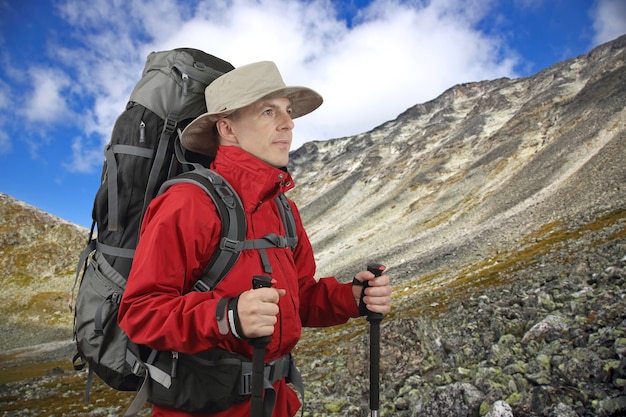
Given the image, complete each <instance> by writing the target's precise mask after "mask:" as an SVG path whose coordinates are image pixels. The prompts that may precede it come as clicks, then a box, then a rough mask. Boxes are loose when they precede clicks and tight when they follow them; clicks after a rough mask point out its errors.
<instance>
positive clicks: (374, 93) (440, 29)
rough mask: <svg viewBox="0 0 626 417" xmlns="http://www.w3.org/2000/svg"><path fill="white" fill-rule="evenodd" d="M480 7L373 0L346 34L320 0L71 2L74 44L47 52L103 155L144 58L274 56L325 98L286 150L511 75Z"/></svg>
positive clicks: (79, 161)
mask: <svg viewBox="0 0 626 417" xmlns="http://www.w3.org/2000/svg"><path fill="white" fill-rule="evenodd" d="M181 1H182V0H181ZM489 4H490V2H485V1H479V0H474V1H462V0H433V1H431V2H421V1H410V2H409V1H400V0H376V1H374V2H373V3H371V4H370V6H369V7H368V8H367V9H363V10H361V11H360V13H359V15H358V16H357V17H356V18H355V20H354V21H353V24H352V26H351V27H349V26H348V25H347V24H346V22H345V21H343V20H341V18H339V17H338V16H337V11H336V9H335V7H334V5H333V3H332V2H331V1H328V0H312V1H294V0H202V1H199V2H198V3H197V4H196V5H195V7H194V6H187V7H186V8H183V7H181V6H178V5H176V3H175V2H174V1H173V0H155V1H148V0H131V1H126V2H122V1H118V0H94V1H90V2H83V1H82V0H68V1H66V2H65V3H63V4H62V5H61V6H60V7H61V9H60V10H62V13H63V16H64V18H65V19H66V20H67V21H68V22H69V23H70V24H71V25H73V27H74V29H75V30H76V33H73V34H72V36H73V38H74V39H80V40H81V42H82V44H81V45H80V46H79V47H76V46H74V47H72V48H68V47H67V46H65V45H56V47H55V48H54V49H55V55H56V56H57V57H58V59H59V60H61V61H62V62H63V64H64V65H65V66H70V65H72V67H73V68H75V71H76V74H77V75H76V76H77V80H76V82H77V84H78V86H76V87H75V88H76V89H78V90H79V91H78V92H77V94H78V95H82V96H84V97H87V98H89V100H90V101H92V102H93V104H92V105H90V106H89V108H87V109H86V110H84V111H82V112H81V117H83V122H82V125H83V129H84V130H85V132H86V135H87V137H91V139H90V140H91V142H92V143H93V137H92V135H95V136H97V137H99V138H100V141H99V143H98V144H97V152H98V153H99V154H100V155H101V149H102V145H103V144H104V143H106V141H108V139H109V135H110V131H111V129H112V126H113V123H114V122H115V119H116V117H117V116H118V115H119V113H120V112H121V111H122V110H123V108H124V105H125V102H126V100H127V99H128V96H129V94H130V91H131V89H132V87H133V86H134V84H135V83H136V82H137V81H138V80H139V77H140V74H141V69H142V68H143V65H144V62H145V57H146V56H147V54H148V53H149V52H151V51H153V50H165V49H171V48H175V47H194V48H198V49H202V50H204V51H206V52H208V53H210V54H213V55H216V56H219V57H220V58H223V59H226V60H228V61H230V62H232V63H233V64H234V65H235V66H239V65H243V64H247V63H250V62H254V61H259V60H273V61H275V62H276V63H277V65H278V67H279V68H280V70H281V73H282V74H283V78H284V79H285V81H286V82H287V83H288V84H294V85H305V86H307V87H311V88H313V89H315V90H317V91H318V92H319V93H320V94H322V96H323V97H324V100H325V103H324V105H323V106H322V107H321V108H320V109H319V110H317V111H316V112H314V113H312V114H311V115H308V116H306V117H303V118H302V119H299V120H297V121H296V130H295V133H294V137H295V142H294V149H295V148H296V147H298V146H300V145H301V144H302V143H303V142H305V141H310V140H323V139H330V138H333V137H341V136H347V135H354V134H358V133H362V132H365V131H367V130H370V129H372V128H374V127H376V126H377V125H379V124H381V123H384V122H386V121H388V120H390V119H393V118H395V117H396V116H397V115H399V114H400V113H401V112H403V111H404V110H406V109H407V108H408V107H411V106H413V105H415V104H417V103H421V102H424V101H427V100H430V99H432V98H434V97H436V96H437V95H439V94H440V93H442V92H443V91H444V90H445V89H447V88H449V87H451V86H452V85H454V84H456V83H460V82H467V81H478V80H484V79H493V78H497V77H502V76H515V74H514V69H513V68H514V64H515V61H514V58H513V57H507V56H506V54H505V52H504V51H503V50H502V49H501V48H502V45H501V44H500V43H499V40H497V39H493V38H489V37H486V36H485V35H484V34H482V33H481V32H480V31H478V30H477V29H475V24H476V23H477V22H478V21H479V20H480V19H481V18H482V17H483V16H484V15H485V14H486V13H488V11H489V10H488V7H489ZM163 16H167V24H165V23H164V19H163ZM56 81H57V82H56V83H54V84H53V83H50V84H48V87H47V88H48V91H49V92H50V94H51V96H48V95H47V94H46V95H43V94H41V95H39V96H37V101H39V103H40V104H39V106H38V108H39V109H40V111H39V112H38V113H37V115H38V117H43V115H44V114H46V112H45V111H44V110H45V109H48V110H50V106H51V105H52V104H53V103H56V104H57V105H61V107H63V106H62V105H63V101H62V98H61V97H60V94H59V93H60V91H61V90H62V88H66V87H67V80H64V79H63V78H62V77H59V78H57V79H56ZM59 82H60V84H59ZM45 97H50V98H51V99H48V102H47V103H48V107H46V106H45V103H46V102H45V100H44V98H45ZM96 142H98V141H96ZM89 146H95V145H89V144H88V142H85V143H84V144H81V143H80V141H78V142H76V143H75V144H74V146H73V152H74V159H75V161H74V162H73V163H72V164H71V165H72V166H74V167H77V168H76V169H78V168H79V167H80V169H85V168H86V167H87V166H88V165H89V164H91V163H93V161H94V160H95V159H94V158H93V157H92V155H93V154H95V153H92V152H91V150H90V148H89Z"/></svg>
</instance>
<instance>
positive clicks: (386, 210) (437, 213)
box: [290, 37, 626, 280]
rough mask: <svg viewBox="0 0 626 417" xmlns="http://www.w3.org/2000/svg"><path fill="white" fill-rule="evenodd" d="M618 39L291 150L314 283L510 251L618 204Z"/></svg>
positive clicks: (625, 161)
mask: <svg viewBox="0 0 626 417" xmlns="http://www.w3.org/2000/svg"><path fill="white" fill-rule="evenodd" d="M625 44H626V38H625V37H621V38H619V39H617V40H616V41H614V42H612V43H609V44H606V45H603V46H601V47H598V48H596V49H594V50H593V51H592V52H591V53H589V54H588V55H583V56H580V57H578V58H575V59H572V60H569V61H565V62H562V63H560V64H557V65H555V66H553V67H550V68H548V69H546V70H544V71H542V72H540V73H538V74H536V75H534V76H532V77H528V78H521V79H515V80H510V79H499V80H495V81H483V82H477V83H469V84H463V85H457V86H454V87H452V88H450V89H449V90H447V91H446V92H444V93H443V94H442V95H441V96H439V97H437V98H436V99H434V100H432V101H430V102H428V103H424V104H419V105H416V106H414V107H412V108H410V109H408V110H407V111H405V112H404V113H403V114H401V115H400V116H399V117H398V118H397V119H396V120H393V121H389V122H387V123H385V124H383V125H382V126H379V127H377V128H375V129H373V130H372V131H370V132H367V133H363V134H361V135H357V136H355V137H348V138H342V139H335V140H330V141H325V142H312V143H307V144H305V145H304V146H302V147H301V148H300V149H298V150H297V151H295V152H294V153H293V156H292V158H291V165H290V168H291V171H292V173H293V175H294V177H295V179H296V182H297V187H296V189H295V192H294V193H293V194H291V197H292V198H294V199H295V200H296V201H297V202H298V203H299V207H300V209H301V211H302V212H303V216H304V222H305V224H306V225H308V232H309V234H310V237H311V239H312V240H313V241H314V242H315V247H316V250H317V252H316V253H317V257H318V259H319V268H320V272H322V273H323V274H331V273H336V271H340V272H341V273H343V274H346V276H350V275H351V274H352V273H353V271H354V270H356V269H358V268H359V267H362V265H363V263H364V260H365V259H370V258H375V259H380V260H381V261H383V262H385V263H387V264H388V265H389V266H390V267H392V268H393V271H394V272H393V275H394V277H396V279H400V280H406V279H411V278H415V277H416V275H425V274H428V273H432V272H434V271H435V270H437V268H438V266H441V265H440V264H441V263H440V262H438V259H441V258H442V257H445V258H447V259H446V262H445V264H446V265H447V266H448V267H453V266H460V265H465V264H467V263H468V262H480V261H481V260H483V259H484V258H485V257H487V256H489V255H490V254H491V253H492V252H493V251H494V250H499V251H504V250H508V249H510V248H515V249H519V247H518V245H519V242H520V240H521V239H522V238H523V237H524V236H528V235H529V234H531V233H537V232H538V231H540V230H541V229H542V228H544V227H545V226H546V225H550V224H555V223H558V224H565V223H567V221H569V220H571V219H574V218H579V217H581V216H592V215H594V214H598V213H604V212H609V211H611V210H615V209H617V208H621V207H623V206H624V201H625V193H626V190H625V187H624V179H626V153H625V152H624V149H625V146H624V145H625V140H626V139H625V136H626V133H625V121H626V109H625V107H626V106H625V104H626V75H625V74H626V71H625V68H624V57H625V52H624V47H625Z"/></svg>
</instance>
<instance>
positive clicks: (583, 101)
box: [0, 37, 626, 417]
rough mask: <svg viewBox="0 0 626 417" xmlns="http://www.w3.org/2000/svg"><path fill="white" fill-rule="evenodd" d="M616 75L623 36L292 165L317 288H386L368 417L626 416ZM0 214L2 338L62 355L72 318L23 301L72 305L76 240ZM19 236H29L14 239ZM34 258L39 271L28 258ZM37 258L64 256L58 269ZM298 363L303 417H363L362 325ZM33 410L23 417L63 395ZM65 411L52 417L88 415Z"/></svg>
mask: <svg viewBox="0 0 626 417" xmlns="http://www.w3.org/2000/svg"><path fill="white" fill-rule="evenodd" d="M625 61H626V37H621V38H618V39H616V40H615V41H613V42H610V43H607V44H605V45H602V46H600V47H598V48H596V49H594V50H593V51H591V52H590V53H589V54H587V55H583V56H580V57H577V58H575V59H572V60H568V61H564V62H562V63H559V64H557V65H555V66H553V67H551V68H548V69H546V70H544V71H541V72H540V73H538V74H536V75H534V76H532V77H528V78H521V79H514V80H510V79H499V80H493V81H482V82H476V83H469V84H464V85H457V86H454V87H452V88H450V89H449V90H447V91H446V92H444V93H443V94H442V95H441V96H439V97H437V98H436V99H434V100H432V101H430V102H428V103H423V104H419V105H416V106H414V107H412V108H410V109H408V110H407V111H405V112H404V113H403V114H401V115H400V116H399V117H398V118H397V119H395V120H392V121H389V122H387V123H385V124H383V125H382V126H379V127H377V128H375V129H373V130H372V131H370V132H366V133H363V134H360V135H357V136H354V137H347V138H339V139H333V140H329V141H324V142H312V143H307V144H305V145H304V146H303V147H302V148H300V149H298V150H296V151H294V152H293V154H292V158H291V162H290V169H291V171H292V173H293V175H294V177H295V179H296V182H297V184H298V186H297V187H296V189H294V190H293V191H292V192H291V194H290V197H291V198H293V199H294V200H296V201H297V202H298V204H299V207H300V210H301V212H302V215H303V218H304V221H305V224H306V225H307V226H308V227H307V229H308V232H309V235H310V237H311V240H312V242H313V245H314V247H315V249H316V257H317V261H318V266H319V273H318V275H319V276H327V275H337V276H338V277H339V278H340V279H341V280H344V281H348V280H351V279H352V278H351V277H352V276H353V274H354V272H355V271H358V270H360V269H362V268H363V266H364V265H365V263H366V262H368V261H370V260H376V261H378V262H382V263H384V264H386V265H387V266H388V267H389V273H390V274H391V275H392V277H393V279H394V283H395V286H394V288H395V295H394V310H393V312H392V313H391V314H390V315H389V316H388V317H386V318H385V320H384V321H383V328H382V332H383V346H382V356H383V362H382V364H381V367H382V372H383V376H382V391H381V399H382V401H381V404H382V415H398V416H432V415H439V416H451V417H464V416H479V415H480V416H484V415H488V416H489V417H495V416H511V415H514V416H515V417H520V416H550V417H561V416H562V417H573V416H581V417H582V416H618V415H626V359H625V358H626V305H625V300H626V286H625V284H626V273H625V272H624V268H626V256H625V255H626V188H625V182H626V62H625ZM94 192H95V190H94ZM7 200H8V197H5V196H3V197H2V199H0V201H2V202H6V201H7ZM1 207H2V217H1V218H2V219H5V220H4V222H3V223H0V225H1V227H2V239H3V240H2V242H3V243H2V247H1V248H0V250H2V256H0V258H1V260H0V262H2V264H0V266H2V267H3V272H2V273H3V274H4V275H1V276H2V279H3V283H4V282H8V281H17V282H18V284H15V288H16V289H17V288H18V287H19V288H26V290H25V291H23V292H24V293H25V294H27V295H21V297H22V299H21V300H22V301H20V302H15V301H14V300H13V297H12V296H11V295H7V296H5V297H6V298H5V299H4V300H3V303H2V305H3V306H5V305H7V306H8V305H11V307H9V308H6V309H5V310H3V315H4V314H9V315H11V314H12V315H13V316H9V317H14V318H13V319H11V320H9V321H8V323H6V322H5V323H4V324H3V326H6V329H5V328H3V330H5V332H12V333H9V334H13V335H16V337H15V339H18V340H19V342H17V344H15V343H16V342H12V343H13V344H14V345H15V346H24V345H29V344H32V343H34V342H35V341H36V340H39V341H43V340H46V341H48V340H53V339H55V338H54V337H53V336H52V335H51V334H50V332H49V333H47V334H46V335H45V336H44V337H42V338H38V337H37V336H35V335H34V334H31V333H28V332H25V331H24V329H35V330H37V331H40V330H41V329H43V328H53V329H57V330H60V329H63V330H62V331H58V335H57V337H56V339H57V340H58V339H60V340H63V338H64V337H65V336H66V335H67V334H68V333H66V332H67V331H68V329H69V326H67V325H66V323H61V321H62V320H68V318H67V317H69V316H70V315H69V313H68V314H66V315H65V316H64V318H63V319H59V320H58V321H54V322H42V320H44V319H43V317H45V318H46V319H45V320H48V317H49V316H50V314H49V313H50V312H51V311H52V312H56V311H59V312H60V311H62V309H63V308H65V302H64V303H61V302H59V303H57V304H55V303H54V302H53V304H54V305H53V306H52V307H49V306H48V304H46V306H40V305H39V304H36V303H35V302H33V300H37V299H40V298H42V297H43V298H45V299H47V300H50V299H51V294H53V293H54V294H59V293H63V294H64V295H65V297H61V298H63V300H66V299H67V297H68V296H69V295H68V294H67V293H68V288H69V287H70V286H71V282H72V280H73V277H72V276H71V274H72V269H73V267H74V264H75V254H76V253H78V251H79V249H80V247H81V246H82V244H83V243H84V240H85V238H86V231H83V230H79V229H77V228H75V227H72V226H71V225H67V224H64V223H62V222H58V221H53V222H51V221H50V219H49V218H48V217H46V218H44V220H43V221H42V222H38V221H37V219H36V217H41V216H43V214H42V213H39V212H36V211H35V213H37V214H36V215H33V214H32V211H31V210H25V209H24V208H23V206H20V207H21V211H20V210H17V211H14V210H16V209H15V208H14V207H15V202H14V201H10V204H8V205H6V204H5V203H3V205H2V206H1ZM8 210H11V211H10V212H9V211H8ZM15 213H18V214H15ZM15 216H26V217H29V219H26V220H24V219H22V218H21V217H20V219H21V220H20V221H17V222H16V221H13V220H9V219H12V218H15ZM33 217H34V218H33ZM1 221H2V220H1V219H0V222H1ZM19 224H31V226H28V227H26V229H27V230H30V231H34V232H35V233H30V232H29V233H27V232H26V231H19V232H18V231H15V229H12V228H11V227H15V226H16V225H19ZM46 225H48V226H46ZM19 230H21V229H19ZM42 231H43V232H44V233H41V232H42ZM57 231H62V232H59V233H58V234H57ZM48 232H50V233H51V234H50V235H48ZM5 235H6V236H8V237H7V238H6V239H5ZM11 236H12V237H11ZM25 236H36V239H33V238H32V237H30V238H26V237H25ZM45 236H50V237H49V238H48V237H45ZM44 237H45V238H44ZM60 242H63V244H61V245H59V247H58V248H54V245H58V244H59V243H60ZM39 244H41V246H39ZM36 248H37V249H36ZM33 250H37V251H38V252H36V253H41V254H42V256H41V257H38V256H31V257H28V256H27V255H26V254H31V253H33ZM46 250H49V251H50V252H49V253H55V254H56V253H57V251H59V253H60V254H62V255H59V256H58V257H56V259H58V263H57V262H52V261H50V260H48V259H50V258H49V257H48V258H46V257H45V256H48V255H45V253H46ZM20 260H22V261H20ZM26 260H28V262H26ZM44 260H46V262H48V263H45V262H44ZM18 266H19V268H18ZM37 268H40V269H37ZM52 270H55V272H50V271H52ZM5 271H6V272H5ZM42 274H46V275H45V276H46V277H47V278H49V279H47V280H46V281H50V282H51V284H50V285H51V287H49V289H48V287H46V288H42V287H41V284H40V283H38V282H37V281H38V280H39V279H40V277H41V276H42ZM22 277H23V278H24V279H23V281H20V279H22ZM16 278H18V279H16ZM19 282H23V284H19ZM5 285H6V284H5ZM11 285H13V284H11ZM20 286H21V287H20ZM52 287H54V290H52ZM15 293H16V290H13V293H12V294H15ZM41 293H44V294H48V295H45V296H42V295H41ZM59 296H60V295H59ZM29 297H32V298H29ZM55 297H56V296H55ZM52 299H55V298H54V297H52ZM26 306H28V309H26ZM2 308H5V307H2ZM44 309H45V311H44ZM22 310H23V312H22ZM44 313H45V314H44ZM53 316H54V317H57V316H58V317H61V316H63V314H53ZM32 317H37V319H33V318H32ZM37 320H39V321H37ZM18 323H23V324H24V326H22V331H18V330H15V329H16V328H18V325H17V324H18ZM41 324H43V326H40V325H41ZM30 326H32V327H30ZM54 326H57V327H54ZM2 343H5V345H4V346H2V345H0V346H2V348H3V349H6V348H8V347H13V345H7V342H6V341H3V342H2ZM47 354H48V355H49V356H53V355H52V354H50V353H47ZM296 355H297V357H298V359H299V363H300V364H301V367H302V371H303V376H304V379H305V383H306V385H307V390H308V393H307V396H306V397H307V404H306V410H307V413H308V415H310V416H326V415H342V416H365V415H368V405H367V392H368V386H367V323H366V322H365V321H364V320H363V319H360V320H357V321H354V322H351V323H350V324H348V325H345V326H339V327H337V328H332V329H311V330H308V331H307V332H305V334H304V335H303V339H302V341H301V343H300V345H299V346H298V348H297V350H296ZM19 357H20V354H19V353H17V352H16V351H12V352H10V353H6V354H5V355H0V359H2V360H5V361H7V360H8V359H9V358H10V359H11V361H10V362H11V363H12V364H15V363H16V362H18V363H19V362H20V360H19ZM28 358H30V357H28ZM16 359H17V360H16ZM27 360H30V359H27ZM21 362H24V361H23V360H22V361H21ZM11 366H14V365H3V366H2V368H3V369H5V370H6V369H10V368H11ZM47 378H48V379H53V380H54V378H61V379H62V378H63V376H55V377H52V376H49V377H47ZM66 378H67V377H66ZM38 381H40V382H39V384H40V387H42V386H48V385H46V384H52V386H55V385H54V382H50V381H49V380H45V379H44V380H43V381H45V382H41V381H42V380H38ZM2 387H3V388H2V390H0V410H13V409H16V410H19V409H20V408H19V407H20V403H19V401H17V400H15V398H22V397H24V396H25V395H24V392H26V391H25V390H28V389H29V388H28V387H26V388H25V385H24V384H23V383H14V384H5V385H3V386H2ZM55 387H56V386H55ZM71 389H74V388H71ZM71 389H70V388H69V386H68V389H67V390H66V392H65V393H64V396H65V397H66V396H67V395H69V394H68V392H69V391H68V390H71ZM38 392H39V394H38V395H39V397H38V398H37V400H38V401H35V402H32V401H31V403H29V407H30V409H31V410H32V409H33V406H34V405H33V404H35V403H41V402H42V401H43V399H44V398H46V399H47V401H48V402H53V403H54V398H55V395H56V396H58V395H59V394H58V388H51V389H41V390H40V391H38ZM76 395H77V397H80V392H79V391H76ZM9 397H10V398H13V400H7V399H6V398H9ZM21 406H22V408H23V404H22V405H21ZM2 407H4V408H2ZM59 407H60V406H59ZM120 408H121V407H117V408H115V407H114V408H113V409H107V410H105V411H102V412H103V413H104V414H103V415H106V414H107V413H108V414H110V415H118V414H116V413H121V410H120ZM50 409H52V408H50ZM71 410H72V411H68V409H65V410H64V411H63V412H60V413H61V414H63V415H83V414H81V413H84V412H85V411H84V409H80V410H82V411H74V410H76V409H75V408H72V409H71ZM6 415H36V413H34V414H33V413H31V414H19V413H18V414H10V412H9V414H6ZM92 415H96V414H92ZM97 415H100V414H97Z"/></svg>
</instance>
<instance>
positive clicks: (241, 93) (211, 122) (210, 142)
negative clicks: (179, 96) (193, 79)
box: [181, 61, 323, 156]
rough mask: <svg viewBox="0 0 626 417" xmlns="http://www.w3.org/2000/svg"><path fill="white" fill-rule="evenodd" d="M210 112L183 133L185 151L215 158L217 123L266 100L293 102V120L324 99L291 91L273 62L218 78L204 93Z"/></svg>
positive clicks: (307, 90) (306, 91) (308, 92)
mask: <svg viewBox="0 0 626 417" xmlns="http://www.w3.org/2000/svg"><path fill="white" fill-rule="evenodd" d="M204 97H205V100H206V107H207V112H206V113H204V114H203V115H200V116H198V117H197V118H196V119H194V120H193V121H192V122H191V123H190V124H189V125H188V126H187V127H186V128H185V130H183V133H182V137H181V143H182V145H183V147H184V148H185V149H188V150H190V151H192V152H197V153H201V154H204V155H209V156H214V155H215V152H216V150H217V139H216V138H215V132H214V127H215V122H216V121H217V120H219V119H221V118H223V117H226V116H228V115H229V114H231V113H233V112H234V111H236V110H238V109H241V108H243V107H246V106H247V105H249V104H252V103H254V102H256V101H259V100H261V99H265V98H276V97H285V98H288V99H290V100H291V107H292V118H293V119H295V118H297V117H300V116H304V115H305V114H308V113H310V112H312V111H313V110H315V109H317V108H318V107H319V106H320V105H321V104H322V101H323V99H322V96H320V95H319V94H318V93H316V92H315V91H313V90H311V89H310V88H306V87H288V86H287V85H286V84H285V82H284V81H283V78H282V77H281V75H280V72H278V68H277V67H276V64H274V63H273V62H271V61H262V62H256V63H253V64H248V65H244V66H241V67H238V68H235V69H234V70H232V71H230V72H227V73H225V74H224V75H222V76H220V77H219V78H217V79H216V80H215V81H213V82H212V83H211V84H209V86H208V87H207V88H206V89H205V90H204Z"/></svg>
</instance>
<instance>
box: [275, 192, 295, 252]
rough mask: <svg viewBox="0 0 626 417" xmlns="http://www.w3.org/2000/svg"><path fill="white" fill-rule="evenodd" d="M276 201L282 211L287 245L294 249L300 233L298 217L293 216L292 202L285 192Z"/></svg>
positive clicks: (281, 215)
mask: <svg viewBox="0 0 626 417" xmlns="http://www.w3.org/2000/svg"><path fill="white" fill-rule="evenodd" d="M275 202H276V206H277V207H278V211H279V212H280V217H281V219H282V220H283V225H284V226H285V233H286V235H287V245H288V246H289V247H290V248H291V250H293V249H295V247H296V245H297V244H298V234H297V233H296V219H295V218H294V216H293V210H292V209H291V204H289V200H288V199H287V197H286V196H285V194H283V193H280V194H279V195H278V197H276V199H275Z"/></svg>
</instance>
